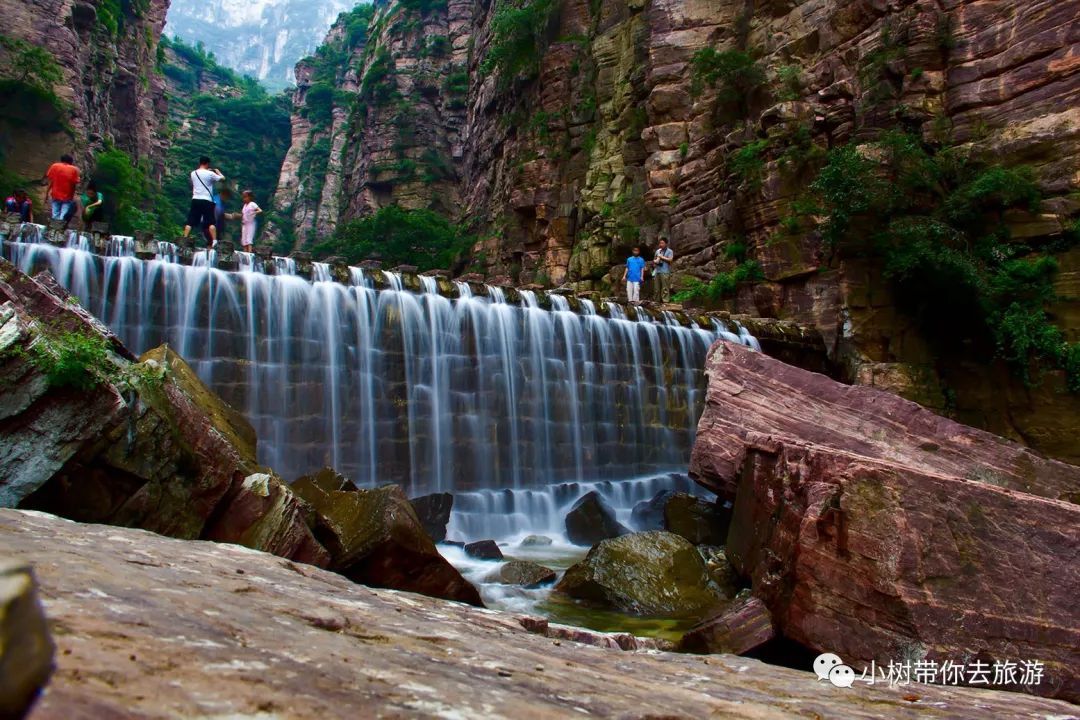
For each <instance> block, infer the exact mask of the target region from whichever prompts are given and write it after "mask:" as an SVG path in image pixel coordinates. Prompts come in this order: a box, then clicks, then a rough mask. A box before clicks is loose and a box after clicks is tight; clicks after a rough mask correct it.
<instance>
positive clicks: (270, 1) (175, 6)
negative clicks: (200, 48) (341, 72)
mask: <svg viewBox="0 0 1080 720" xmlns="http://www.w3.org/2000/svg"><path fill="white" fill-rule="evenodd" d="M357 4H358V3H357V2H356V0H247V1H246V2H237V1H236V0H231V1H230V2H226V1H225V0H172V4H171V5H170V7H169V15H168V21H167V23H166V26H165V32H166V33H167V34H168V35H170V36H171V35H179V36H180V37H181V38H183V39H184V40H185V41H187V42H188V43H191V44H195V43H198V42H200V41H201V42H202V43H203V44H204V45H205V46H206V49H207V50H209V51H211V52H213V53H214V55H215V56H216V57H217V60H218V62H219V63H221V64H222V65H225V66H226V67H230V68H233V69H234V70H236V71H238V72H240V73H242V74H245V75H251V76H252V77H255V78H258V79H259V80H261V81H262V82H263V84H264V85H266V86H267V87H268V88H270V89H272V90H279V89H281V88H284V87H286V86H287V85H289V84H290V83H292V82H293V66H294V65H295V64H296V61H297V60H299V59H300V58H302V57H304V56H306V55H309V54H311V52H312V51H314V50H315V48H316V47H317V46H318V45H319V44H320V43H321V42H322V41H323V38H324V36H325V35H326V31H327V30H328V29H329V28H330V25H331V24H332V23H333V22H334V19H335V18H337V16H338V13H341V12H342V11H345V10H349V9H351V8H353V7H354V6H355V5H357Z"/></svg>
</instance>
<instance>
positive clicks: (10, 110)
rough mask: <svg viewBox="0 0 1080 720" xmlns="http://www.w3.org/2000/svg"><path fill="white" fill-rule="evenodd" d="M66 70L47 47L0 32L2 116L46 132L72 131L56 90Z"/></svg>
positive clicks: (63, 104)
mask: <svg viewBox="0 0 1080 720" xmlns="http://www.w3.org/2000/svg"><path fill="white" fill-rule="evenodd" d="M63 79H64V71H63V69H62V68H61V67H60V64H59V63H58V62H57V61H56V58H55V57H53V55H52V53H50V52H49V51H48V50H45V49H44V48H41V47H38V46H37V45H33V44H31V43H28V42H26V41H25V40H22V39H20V38H13V37H9V36H7V35H2V34H0V97H3V98H4V102H3V103H0V117H3V118H6V119H8V120H11V121H12V122H13V124H23V123H26V124H28V125H30V126H31V127H35V128H37V129H39V130H42V131H44V132H59V131H62V130H63V131H67V132H69V133H70V132H71V130H70V128H69V126H68V123H67V115H68V109H67V105H66V103H64V102H63V101H62V100H61V99H60V98H59V97H58V96H57V94H56V92H55V91H54V90H53V88H54V87H55V86H56V85H58V84H60V83H61V82H63Z"/></svg>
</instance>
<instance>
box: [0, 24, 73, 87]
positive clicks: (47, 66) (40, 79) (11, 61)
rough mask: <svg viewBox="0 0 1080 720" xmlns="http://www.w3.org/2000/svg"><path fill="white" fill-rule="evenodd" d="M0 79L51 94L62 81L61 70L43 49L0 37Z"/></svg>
mask: <svg viewBox="0 0 1080 720" xmlns="http://www.w3.org/2000/svg"><path fill="white" fill-rule="evenodd" d="M0 51H2V54H0V78H3V79H5V80H13V81H15V82H16V83H23V84H26V85H29V86H31V87H35V88H38V89H40V90H44V91H46V92H49V93H52V90H53V87H54V86H55V85H58V84H59V83H60V82H62V81H63V79H64V71H63V68H61V67H60V63H58V62H57V61H56V58H55V57H53V54H52V53H51V52H49V51H48V50H46V49H45V48H42V47H38V46H37V45H33V44H31V43H28V42H27V41H25V40H22V39H20V38H13V37H9V36H7V35H0Z"/></svg>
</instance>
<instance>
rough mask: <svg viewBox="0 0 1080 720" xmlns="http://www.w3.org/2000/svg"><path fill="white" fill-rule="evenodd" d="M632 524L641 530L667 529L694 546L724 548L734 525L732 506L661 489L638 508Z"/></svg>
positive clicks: (634, 513) (632, 515) (634, 512)
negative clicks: (729, 527)
mask: <svg viewBox="0 0 1080 720" xmlns="http://www.w3.org/2000/svg"><path fill="white" fill-rule="evenodd" d="M630 521H631V524H632V525H633V526H634V527H635V528H637V530H639V531H644V530H667V531H668V532H673V533H675V534H676V535H681V536H683V537H684V538H686V539H687V540H689V541H690V542H692V543H693V544H695V545H723V544H724V541H725V540H726V538H727V531H728V525H729V524H730V523H731V505H730V503H727V504H726V506H725V504H722V503H719V502H717V503H711V502H709V501H707V500H704V499H702V498H699V497H695V496H693V495H691V494H689V493H684V492H674V491H671V490H661V491H660V492H658V493H656V495H654V496H653V497H652V498H650V499H648V500H642V501H641V502H639V503H638V504H637V505H635V506H634V510H633V512H632V514H631V515H630Z"/></svg>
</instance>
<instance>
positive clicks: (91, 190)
mask: <svg viewBox="0 0 1080 720" xmlns="http://www.w3.org/2000/svg"><path fill="white" fill-rule="evenodd" d="M79 201H80V203H81V204H82V222H83V229H84V230H88V229H89V228H90V223H92V222H97V221H98V220H100V219H101V206H102V203H104V202H105V196H104V195H102V194H101V193H100V192H98V189H97V185H95V184H94V182H93V181H92V180H91V181H90V182H88V183H87V184H86V189H85V190H84V191H83V194H82V197H81V198H80V199H79Z"/></svg>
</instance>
